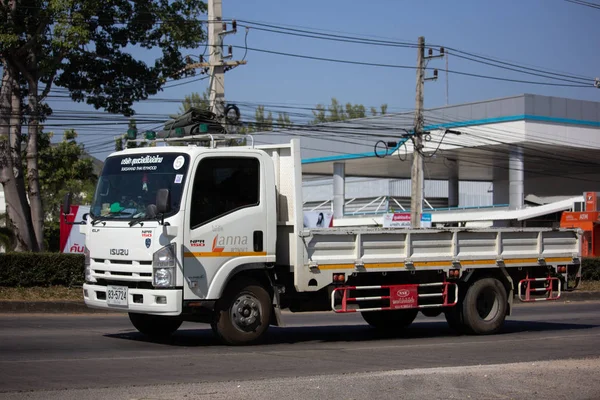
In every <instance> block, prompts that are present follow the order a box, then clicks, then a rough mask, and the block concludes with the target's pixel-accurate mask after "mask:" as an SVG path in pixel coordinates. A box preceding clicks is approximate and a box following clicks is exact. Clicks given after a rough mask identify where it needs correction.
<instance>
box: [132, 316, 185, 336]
mask: <svg viewBox="0 0 600 400" xmlns="http://www.w3.org/2000/svg"><path fill="white" fill-rule="evenodd" d="M129 320H130V321H131V323H132V324H133V326H134V327H135V329H137V330H138V331H139V332H140V333H143V334H144V335H146V336H149V337H151V338H154V339H165V338H168V337H169V336H171V335H172V334H173V333H174V332H175V331H176V330H177V329H179V327H180V326H181V324H182V322H183V321H181V320H179V319H177V318H173V317H166V316H163V315H151V314H137V313H129Z"/></svg>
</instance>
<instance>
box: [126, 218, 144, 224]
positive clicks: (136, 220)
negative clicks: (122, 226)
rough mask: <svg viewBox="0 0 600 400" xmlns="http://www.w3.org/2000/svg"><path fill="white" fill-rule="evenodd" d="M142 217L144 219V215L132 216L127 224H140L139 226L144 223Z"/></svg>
mask: <svg viewBox="0 0 600 400" xmlns="http://www.w3.org/2000/svg"><path fill="white" fill-rule="evenodd" d="M143 219H144V217H137V218H134V219H132V220H131V221H129V226H134V225H136V224H140V225H141V226H144V223H143V222H142V220H143Z"/></svg>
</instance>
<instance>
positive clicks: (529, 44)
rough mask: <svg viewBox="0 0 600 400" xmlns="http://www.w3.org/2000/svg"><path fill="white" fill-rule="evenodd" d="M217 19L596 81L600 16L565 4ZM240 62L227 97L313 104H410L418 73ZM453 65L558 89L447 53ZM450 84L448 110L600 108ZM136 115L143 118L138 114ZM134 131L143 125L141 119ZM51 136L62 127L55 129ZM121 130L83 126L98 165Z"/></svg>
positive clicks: (437, 93) (270, 46)
mask: <svg viewBox="0 0 600 400" xmlns="http://www.w3.org/2000/svg"><path fill="white" fill-rule="evenodd" d="M599 3H600V2H599ZM223 14H224V18H237V19H238V20H251V21H255V22H264V23H270V24H275V25H285V26H295V27H302V28H305V29H309V30H317V29H318V30H327V31H330V32H343V33H348V34H354V35H357V36H362V37H365V36H369V37H377V38H385V39H393V40H401V41H407V42H416V40H417V38H418V36H425V40H426V43H430V44H439V45H445V46H448V47H454V48H458V49H461V50H464V51H469V52H473V53H477V54H480V55H487V56H492V57H494V58H498V59H501V60H504V61H510V62H514V63H516V64H519V65H524V66H535V67H540V68H543V69H546V70H552V71H560V72H563V73H568V74H575V75H582V76H586V77H592V78H593V77H596V76H600V54H599V52H598V44H599V41H600V24H598V23H597V21H598V19H599V18H600V9H593V8H589V7H584V6H581V5H577V4H573V3H569V2H567V1H564V0H503V1H489V0H454V1H448V0H370V1H356V0H321V1H316V0H305V1H283V0H279V1H275V0H254V1H247V0H223ZM240 24H242V23H240ZM244 33H245V32H244V28H242V27H240V28H239V30H238V33H237V34H236V35H229V36H227V37H226V39H225V43H226V44H232V45H237V46H243V45H244ZM247 40H248V47H252V48H259V49H267V50H273V51H280V52H287V53H294V54H300V55H309V56H317V57H326V58H333V59H343V60H353V61H361V62H370V63H385V64H395V65H409V66H414V65H415V64H416V54H417V53H416V49H413V48H394V47H378V46H367V45H359V44H349V43H339V42H327V41H322V40H317V39H310V38H300V37H293V36H287V35H280V34H276V33H269V32H261V31H257V30H253V29H251V30H250V31H249V33H248V39H247ZM203 50H204V49H203V48H200V49H197V50H193V51H191V53H192V54H202V52H203ZM243 53H244V51H243V49H241V48H235V49H234V59H241V58H242V56H243ZM136 56H139V57H141V58H144V59H148V60H152V59H153V56H154V53H148V52H146V53H142V52H141V51H136ZM246 60H247V62H248V64H247V65H245V66H241V67H239V68H236V69H234V70H231V71H229V72H228V73H227V74H226V75H225V88H226V98H227V100H228V101H229V102H248V103H252V104H265V103H266V104H269V103H275V104H290V105H292V106H299V107H302V106H304V107H313V106H314V105H315V104H317V103H325V104H328V103H329V102H330V99H331V97H336V98H337V99H338V100H340V101H341V102H344V103H346V102H352V103H361V104H364V105H365V106H379V105H380V104H382V103H387V104H388V105H389V110H390V111H400V110H404V109H411V108H413V107H414V103H415V80H416V77H415V71H414V70H413V69H392V68H378V67H368V66H358V65H347V64H334V63H328V62H322V61H316V60H305V59H299V58H288V57H282V56H278V55H271V54H265V53H258V52H254V51H249V52H248V54H247V56H246ZM429 66H430V67H439V68H444V67H445V62H444V60H443V59H436V60H432V61H431V62H430V63H429ZM449 69H450V70H457V71H463V72H470V73H476V74H483V75H491V76H498V77H507V78H515V79H522V80H530V81H547V82H548V81H550V82H556V83H560V82H558V81H551V80H548V79H544V78H539V77H535V76H529V75H525V74H520V73H516V72H511V71H506V70H502V69H498V68H493V67H490V66H486V65H482V64H478V63H474V62H471V61H466V60H460V59H457V58H453V57H452V56H450V58H449ZM191 80H193V79H188V81H191ZM207 82H208V81H207V80H204V81H200V82H190V83H188V84H185V85H182V86H177V87H174V88H171V89H166V90H165V91H163V92H161V93H159V94H157V95H156V96H155V99H154V100H151V101H145V102H140V103H138V104H137V105H136V106H135V109H136V112H138V113H140V114H144V115H145V114H153V115H157V116H162V115H167V114H174V113H177V110H178V107H179V104H178V102H177V100H181V99H183V97H184V96H185V95H186V94H189V93H191V92H194V91H196V92H202V91H204V90H205V89H206V85H207ZM448 83H449V100H450V103H451V104H453V103H454V104H455V103H463V102H469V101H478V100H485V99H491V98H497V97H504V96H511V95H517V94H521V93H535V94H543V95H553V96H559V97H568V98H576V99H584V100H593V101H600V90H599V89H594V88H564V87H554V86H536V85H529V84H520V83H508V82H499V81H493V80H487V79H480V78H474V77H464V76H458V75H450V77H449V82H448ZM156 99H160V100H156ZM163 100H164V101H163ZM445 102H446V77H445V74H444V73H440V78H439V79H438V80H437V81H436V82H427V83H426V86H425V107H427V108H429V107H436V106H441V105H444V104H445ZM50 105H51V106H52V107H53V108H55V109H60V110H81V111H84V110H85V111H93V109H92V108H91V107H89V106H86V105H84V104H75V103H72V102H68V101H64V100H63V101H60V102H58V101H56V100H52V101H50ZM294 111H295V112H302V113H310V111H306V110H294ZM243 112H245V115H243V116H242V118H243V119H245V120H247V119H251V118H252V117H253V113H252V112H251V110H250V109H249V108H244V109H243ZM140 119H141V120H143V118H142V117H141V116H140ZM141 127H142V128H146V127H150V125H149V124H141ZM48 130H54V131H55V132H56V133H60V132H61V131H62V129H60V127H53V128H52V129H48ZM122 131H123V127H122V126H114V127H113V126H106V125H103V126H102V127H101V128H98V129H94V128H89V127H87V128H81V131H80V138H81V140H82V141H83V143H87V144H88V145H89V146H90V150H91V151H92V153H93V154H94V155H95V156H96V157H98V158H100V159H104V158H105V157H106V156H107V155H108V154H109V151H108V150H110V146H104V147H102V146H98V143H101V142H102V141H103V139H110V138H111V137H112V136H113V135H117V134H119V133H122Z"/></svg>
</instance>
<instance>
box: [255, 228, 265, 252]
mask: <svg viewBox="0 0 600 400" xmlns="http://www.w3.org/2000/svg"><path fill="white" fill-rule="evenodd" d="M254 251H263V232H262V231H254Z"/></svg>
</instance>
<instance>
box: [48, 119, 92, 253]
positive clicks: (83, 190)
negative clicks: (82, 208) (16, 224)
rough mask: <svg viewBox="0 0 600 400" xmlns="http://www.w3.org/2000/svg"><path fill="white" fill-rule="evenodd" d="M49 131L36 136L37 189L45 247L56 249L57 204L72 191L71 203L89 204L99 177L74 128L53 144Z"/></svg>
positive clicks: (58, 227) (57, 247)
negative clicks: (38, 152) (37, 146)
mask: <svg viewBox="0 0 600 400" xmlns="http://www.w3.org/2000/svg"><path fill="white" fill-rule="evenodd" d="M52 137H53V134H52V133H42V134H40V136H39V139H40V140H39V146H40V156H39V168H40V172H39V173H40V188H41V193H42V204H43V207H44V215H45V217H46V218H45V226H44V247H46V248H47V249H48V250H50V251H59V239H60V238H59V235H60V205H61V203H62V200H63V198H64V195H65V194H66V193H68V192H71V193H72V195H73V196H72V204H74V205H75V204H90V202H91V201H92V198H93V195H94V189H95V187H96V182H97V180H98V176H97V175H96V173H95V171H94V165H93V163H92V159H91V158H90V157H89V156H87V155H86V153H85V148H84V146H83V144H80V143H77V141H76V139H77V133H76V132H75V131H74V130H68V131H65V133H64V135H63V140H62V141H60V142H58V143H57V144H52V143H51V139H52Z"/></svg>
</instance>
